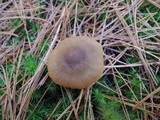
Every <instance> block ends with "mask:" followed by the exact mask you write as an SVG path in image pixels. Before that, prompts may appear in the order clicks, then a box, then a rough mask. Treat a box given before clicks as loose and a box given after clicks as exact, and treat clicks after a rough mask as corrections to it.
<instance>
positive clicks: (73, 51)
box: [48, 36, 104, 89]
mask: <svg viewBox="0 0 160 120" xmlns="http://www.w3.org/2000/svg"><path fill="white" fill-rule="evenodd" d="M103 70H104V64H103V49H102V46H101V45H100V44H99V43H98V42H96V41H95V40H94V39H93V38H89V37H87V36H76V37H70V38H66V39H64V40H63V41H62V42H60V44H59V45H58V46H56V47H55V49H54V50H53V51H52V52H51V53H50V55H49V58H48V72H49V76H50V78H51V79H52V80H53V81H54V82H55V83H57V84H59V85H61V86H64V87H69V88H77V89H83V88H86V87H87V86H89V85H91V84H92V83H94V82H96V81H97V80H98V79H99V78H100V77H101V75H102V73H103Z"/></svg>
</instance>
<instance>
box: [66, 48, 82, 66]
mask: <svg viewBox="0 0 160 120" xmlns="http://www.w3.org/2000/svg"><path fill="white" fill-rule="evenodd" d="M84 59H85V51H84V50H82V49H81V48H79V47H71V48H68V49H67V50H66V51H65V52H64V62H65V64H67V65H68V66H69V67H74V66H78V65H80V64H82V63H83V60H84Z"/></svg>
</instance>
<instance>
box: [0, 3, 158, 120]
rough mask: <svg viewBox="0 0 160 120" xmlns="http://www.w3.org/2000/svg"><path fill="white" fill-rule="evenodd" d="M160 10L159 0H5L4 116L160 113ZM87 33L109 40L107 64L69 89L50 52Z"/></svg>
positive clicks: (152, 117)
mask: <svg viewBox="0 0 160 120" xmlns="http://www.w3.org/2000/svg"><path fill="white" fill-rule="evenodd" d="M159 9H160V2H159V0H146V1H145V0H130V1H124V0H108V1H105V0H101V1H97V0H90V1H89V0H67V1H63V0H47V1H45V0H42V1H36V0H32V1H31V0H25V1H22V0H20V1H16V0H8V1H6V0H5V1H4V0H3V1H1V2H0V11H1V13H0V118H1V119H2V120H42V119H46V120H52V119H56V120H61V119H67V120H70V119H77V120H81V119H83V120H97V119H104V120H108V119H109V120H119V119H120V120H122V119H127V120H132V119H133V120H134V119H144V120H157V119H159V118H160V114H159V113H160V111H159V109H160V105H159V104H160V97H159V94H160V87H159V83H160V40H159V39H160V37H159V36H160V29H159V28H160V24H159V22H160V17H159V16H160V11H159ZM82 35H86V36H88V37H92V38H94V39H95V40H96V41H97V42H99V43H100V44H101V45H102V47H103V51H104V53H103V56H104V63H105V65H104V68H105V70H104V73H103V75H102V78H101V79H100V80H99V81H97V82H96V83H95V84H94V85H91V86H89V87H88V88H86V89H83V90H76V89H66V91H65V89H64V88H63V87H60V86H59V85H57V84H55V83H53V82H51V79H50V77H49V76H48V72H47V67H46V64H47V60H48V56H49V54H50V52H51V51H52V50H53V49H54V48H55V47H56V46H58V45H59V43H61V41H62V40H64V39H65V38H67V37H70V36H82ZM95 59H96V58H95ZM53 62H54V61H53ZM93 65H95V63H94V64H93ZM62 72H63V71H62ZM62 75H63V74H62ZM133 110H134V111H133Z"/></svg>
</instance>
